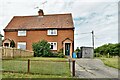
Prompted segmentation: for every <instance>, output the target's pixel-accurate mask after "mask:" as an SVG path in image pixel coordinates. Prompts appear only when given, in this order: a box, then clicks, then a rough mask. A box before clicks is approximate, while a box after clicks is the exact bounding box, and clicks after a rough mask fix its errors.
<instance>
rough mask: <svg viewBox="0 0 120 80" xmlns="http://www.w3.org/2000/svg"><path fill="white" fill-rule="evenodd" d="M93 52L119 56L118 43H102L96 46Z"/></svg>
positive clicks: (119, 44)
mask: <svg viewBox="0 0 120 80" xmlns="http://www.w3.org/2000/svg"><path fill="white" fill-rule="evenodd" d="M94 51H95V53H99V54H101V55H107V54H108V53H109V54H110V56H119V53H120V43H116V44H111V43H109V44H104V45H102V46H100V47H98V48H96V49H95V50H94Z"/></svg>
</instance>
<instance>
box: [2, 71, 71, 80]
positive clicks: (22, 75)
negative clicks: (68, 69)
mask: <svg viewBox="0 0 120 80" xmlns="http://www.w3.org/2000/svg"><path fill="white" fill-rule="evenodd" d="M63 77H64V78H68V77H69V76H59V75H40V74H27V73H11V72H3V73H2V78H3V79H4V78H16V80H17V78H63ZM11 80H12V79H11ZM13 80H14V79H13ZM21 80H23V79H21ZM25 80H26V79H25ZM27 80H29V79H27ZM36 80H37V79H36ZM38 80H39V79H38Z"/></svg>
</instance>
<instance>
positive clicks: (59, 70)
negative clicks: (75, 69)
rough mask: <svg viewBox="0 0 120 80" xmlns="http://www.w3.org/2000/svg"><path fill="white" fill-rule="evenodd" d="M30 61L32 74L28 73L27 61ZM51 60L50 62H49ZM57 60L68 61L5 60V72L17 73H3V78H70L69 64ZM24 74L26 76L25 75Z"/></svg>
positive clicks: (53, 59) (43, 59) (3, 62)
mask: <svg viewBox="0 0 120 80" xmlns="http://www.w3.org/2000/svg"><path fill="white" fill-rule="evenodd" d="M28 59H30V60H31V61H30V74H25V73H27V60H28ZM48 60H50V61H48ZM57 60H60V61H66V59H65V58H41V57H40V58H38V57H35V58H16V59H13V60H3V61H2V70H3V71H14V72H17V73H10V72H9V73H8V72H4V73H3V78H4V77H5V78H6V77H8V78H9V76H10V75H11V76H12V77H29V76H32V77H38V78H39V77H41V76H42V77H65V78H66V77H70V76H71V75H70V74H71V73H70V69H69V63H68V62H55V61H57ZM23 74H24V75H23Z"/></svg>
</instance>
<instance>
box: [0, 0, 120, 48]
mask: <svg viewBox="0 0 120 80" xmlns="http://www.w3.org/2000/svg"><path fill="white" fill-rule="evenodd" d="M118 1H119V0H0V31H1V33H2V34H3V35H4V32H3V29H4V28H5V27H6V25H7V24H8V23H9V22H10V20H11V19H12V17H13V16H28V15H37V11H38V9H39V8H40V9H44V14H60V13H72V16H73V21H74V27H75V39H74V41H75V48H76V47H80V46H92V37H91V33H90V32H91V31H92V30H94V33H95V47H98V46H100V45H103V44H105V43H117V42H118ZM44 2H45V4H44V5H42V3H44ZM38 7H39V8H38Z"/></svg>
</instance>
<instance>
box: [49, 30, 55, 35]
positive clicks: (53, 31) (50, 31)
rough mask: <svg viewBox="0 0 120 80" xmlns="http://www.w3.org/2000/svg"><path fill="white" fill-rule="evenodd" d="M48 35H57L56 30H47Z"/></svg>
mask: <svg viewBox="0 0 120 80" xmlns="http://www.w3.org/2000/svg"><path fill="white" fill-rule="evenodd" d="M48 35H57V30H56V29H54V30H48Z"/></svg>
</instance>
